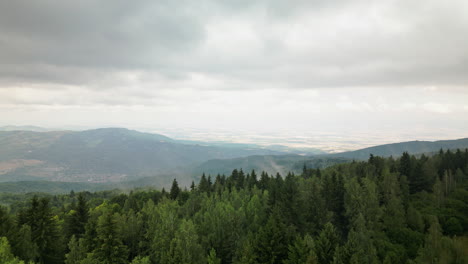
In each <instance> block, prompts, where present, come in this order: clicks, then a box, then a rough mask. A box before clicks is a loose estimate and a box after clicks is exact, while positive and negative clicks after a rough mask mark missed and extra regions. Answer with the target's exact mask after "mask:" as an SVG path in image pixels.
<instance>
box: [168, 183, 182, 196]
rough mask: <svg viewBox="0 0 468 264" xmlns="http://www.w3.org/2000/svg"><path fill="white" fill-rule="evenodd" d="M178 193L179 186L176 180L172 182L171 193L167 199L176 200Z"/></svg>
mask: <svg viewBox="0 0 468 264" xmlns="http://www.w3.org/2000/svg"><path fill="white" fill-rule="evenodd" d="M179 193H180V188H179V184H178V183H177V180H176V179H174V180H173V181H172V186H171V191H170V193H169V197H170V198H171V199H172V200H176V199H177V197H178V196H179Z"/></svg>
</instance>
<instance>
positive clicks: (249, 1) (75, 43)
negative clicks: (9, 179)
mask: <svg viewBox="0 0 468 264" xmlns="http://www.w3.org/2000/svg"><path fill="white" fill-rule="evenodd" d="M0 117H1V118H0V125H26V124H28V125H39V126H48V127H63V126H83V127H103V126H123V127H132V128H143V127H144V128H154V129H158V128H173V129H185V128H197V129H206V130H211V129H219V128H223V129H226V130H229V129H238V128H244V129H247V130H251V131H253V132H255V131H261V132H274V131H276V130H280V129H284V128H288V129H290V130H292V131H295V133H297V134H301V133H305V132H308V131H309V132H310V131H322V132H327V131H329V132H335V133H343V134H350V133H352V132H356V133H357V132H359V133H369V134H372V133H380V132H382V131H386V132H387V133H396V134H397V133H409V134H411V133H412V135H414V137H417V135H418V133H423V132H424V133H426V134H427V133H428V134H431V133H433V134H434V135H440V134H441V131H447V132H443V133H447V134H446V137H450V136H453V137H459V136H462V135H465V136H468V1H466V0H444V1H440V0H410V1H408V0H388V1H372V0H342V1H327V0H314V1H311V0H303V1H302V0H288V1H280V0H237V1H228V0H212V1H210V0H199V1H185V0H180V1H172V0H168V1H165V0H162V1H161V0H158V1H154V0H142V1H124V0H107V1H105V0H102V1H88V0H81V1H59V0H56V1H54V0H42V1H26V0H15V1H1V2H0ZM465 132H466V133H465Z"/></svg>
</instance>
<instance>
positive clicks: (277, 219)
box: [0, 150, 468, 264]
mask: <svg viewBox="0 0 468 264" xmlns="http://www.w3.org/2000/svg"><path fill="white" fill-rule="evenodd" d="M1 200H2V202H3V203H4V204H6V205H5V206H3V207H1V208H0V259H2V261H3V262H2V263H9V264H12V263H23V262H24V263H41V264H45V263H47V264H55V263H57V264H58V263H66V264H78V263H79V264H98V263H99V264H101V263H102V264H126V263H133V264H137V263H139V264H143V263H152V264H155V263H163V264H165V263H168V264H169V263H195V264H197V263H200V264H201V263H209V264H215V263H216V264H231V263H246V264H247V263H284V264H293V263H321V264H327V263H336V264H339V263H340V264H341V263H343V264H344V263H460V264H461V263H467V262H468V236H467V235H468V150H463V151H461V150H457V151H445V152H444V151H440V152H439V153H438V154H435V155H433V156H430V157H428V156H424V155H422V156H418V157H415V156H411V155H409V154H408V153H404V154H403V155H402V156H401V157H400V158H398V159H394V158H381V157H377V156H372V155H371V156H370V157H369V159H368V160H367V161H362V162H361V161H360V162H349V163H344V164H337V165H334V166H331V167H329V168H326V169H308V168H307V167H306V166H304V169H303V172H302V174H301V175H293V174H291V173H290V174H288V175H286V176H285V177H282V176H281V175H279V174H277V175H268V174H266V173H260V172H255V171H251V172H248V173H247V172H244V171H242V170H234V171H233V172H232V173H231V175H228V176H224V175H217V176H215V177H211V176H206V175H203V176H202V177H201V180H200V182H199V183H198V184H194V183H193V184H192V186H191V187H190V189H185V188H180V187H179V185H178V183H177V180H174V182H173V184H172V187H171V189H170V190H167V191H166V190H164V189H163V190H161V191H159V190H134V191H132V192H130V193H122V192H119V191H103V192H95V193H90V192H81V193H74V192H71V193H70V194H67V195H55V196H52V195H43V194H42V195H33V194H22V195H18V194H11V196H8V195H3V196H2V198H1Z"/></svg>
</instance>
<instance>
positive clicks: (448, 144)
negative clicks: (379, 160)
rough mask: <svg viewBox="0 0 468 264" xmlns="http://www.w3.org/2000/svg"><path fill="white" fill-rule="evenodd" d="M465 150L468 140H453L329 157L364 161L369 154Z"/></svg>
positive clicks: (403, 144) (387, 147)
mask: <svg viewBox="0 0 468 264" xmlns="http://www.w3.org/2000/svg"><path fill="white" fill-rule="evenodd" d="M457 148H459V149H466V148H468V138H462V139H455V140H438V141H408V142H400V143H392V144H384V145H379V146H374V147H369V148H364V149H359V150H355V151H347V152H342V153H336V154H329V155H326V156H329V157H342V158H348V159H356V160H366V159H368V158H369V156H370V154H373V155H375V156H382V157H390V156H400V155H401V154H402V153H403V152H405V151H406V152H408V153H410V154H423V153H432V152H436V151H439V150H440V149H444V150H447V149H457Z"/></svg>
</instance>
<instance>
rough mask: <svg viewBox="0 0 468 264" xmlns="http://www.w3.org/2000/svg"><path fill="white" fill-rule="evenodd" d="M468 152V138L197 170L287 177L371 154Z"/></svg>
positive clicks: (231, 162)
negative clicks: (293, 173) (260, 173)
mask: <svg viewBox="0 0 468 264" xmlns="http://www.w3.org/2000/svg"><path fill="white" fill-rule="evenodd" d="M457 148H460V149H465V148H468V138H465V139H457V140H441V141H435V142H430V141H410V142H401V143H394V144H386V145H380V146H375V147H370V148H365V149H360V150H356V151H349V152H342V153H336V154H328V155H313V156H302V155H264V156H249V157H240V158H234V159H224V160H221V159H215V160H209V161H207V162H204V163H202V164H201V165H200V166H198V167H196V168H195V169H194V171H195V173H197V175H200V174H202V173H206V174H211V175H216V174H218V173H220V174H226V175H227V174H230V173H231V172H232V170H234V169H239V168H242V169H243V170H244V171H251V170H252V169H254V170H256V171H266V172H268V173H269V174H276V173H277V172H278V173H280V174H281V175H285V174H287V173H288V172H290V171H291V172H295V173H300V172H301V171H302V167H303V166H304V164H305V165H306V166H307V167H308V168H325V167H328V166H331V165H334V164H338V163H344V162H348V161H351V160H367V159H368V158H369V156H370V154H373V155H376V156H382V157H390V156H395V157H397V156H400V155H401V154H402V153H403V152H405V151H407V152H409V153H410V154H422V153H434V152H437V151H439V150H440V149H457Z"/></svg>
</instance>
